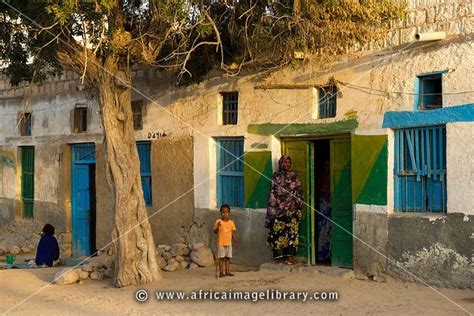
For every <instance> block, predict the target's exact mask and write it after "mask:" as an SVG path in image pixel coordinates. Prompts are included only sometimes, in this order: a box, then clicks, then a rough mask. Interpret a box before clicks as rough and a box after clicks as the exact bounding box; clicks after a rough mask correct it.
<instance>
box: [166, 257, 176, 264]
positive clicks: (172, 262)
mask: <svg viewBox="0 0 474 316" xmlns="http://www.w3.org/2000/svg"><path fill="white" fill-rule="evenodd" d="M168 264H179V262H178V261H176V259H175V258H171V259H170V260H168Z"/></svg>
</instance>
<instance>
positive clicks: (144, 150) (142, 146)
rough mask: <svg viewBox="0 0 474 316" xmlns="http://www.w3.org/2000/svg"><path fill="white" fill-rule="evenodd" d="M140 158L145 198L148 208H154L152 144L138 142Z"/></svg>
mask: <svg viewBox="0 0 474 316" xmlns="http://www.w3.org/2000/svg"><path fill="white" fill-rule="evenodd" d="M137 150H138V157H139V158H140V176H141V180H142V189H143V197H144V199H145V205H146V206H152V202H153V199H152V193H151V188H152V186H151V182H152V181H151V143H150V142H137Z"/></svg>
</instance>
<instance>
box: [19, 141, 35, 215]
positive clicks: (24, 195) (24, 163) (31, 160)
mask: <svg viewBox="0 0 474 316" xmlns="http://www.w3.org/2000/svg"><path fill="white" fill-rule="evenodd" d="M34 176H35V148H34V147H21V199H22V201H23V217H25V218H33V201H34V198H35V194H34V193H35V185H34V184H35V182H34Z"/></svg>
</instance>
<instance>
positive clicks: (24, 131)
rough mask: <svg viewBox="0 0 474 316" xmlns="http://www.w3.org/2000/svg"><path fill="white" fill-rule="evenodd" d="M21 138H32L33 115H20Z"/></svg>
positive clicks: (30, 113)
mask: <svg viewBox="0 0 474 316" xmlns="http://www.w3.org/2000/svg"><path fill="white" fill-rule="evenodd" d="M18 124H19V130H20V136H31V135H32V132H33V113H32V112H21V113H20V114H19V115H18Z"/></svg>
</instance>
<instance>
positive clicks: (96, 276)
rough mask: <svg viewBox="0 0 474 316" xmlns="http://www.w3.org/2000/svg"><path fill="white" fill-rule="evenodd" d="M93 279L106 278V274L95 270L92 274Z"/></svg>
mask: <svg viewBox="0 0 474 316" xmlns="http://www.w3.org/2000/svg"><path fill="white" fill-rule="evenodd" d="M90 278H91V280H96V281H101V280H102V279H103V278H104V275H103V274H102V273H100V272H97V271H94V272H92V273H91V274H90Z"/></svg>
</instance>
